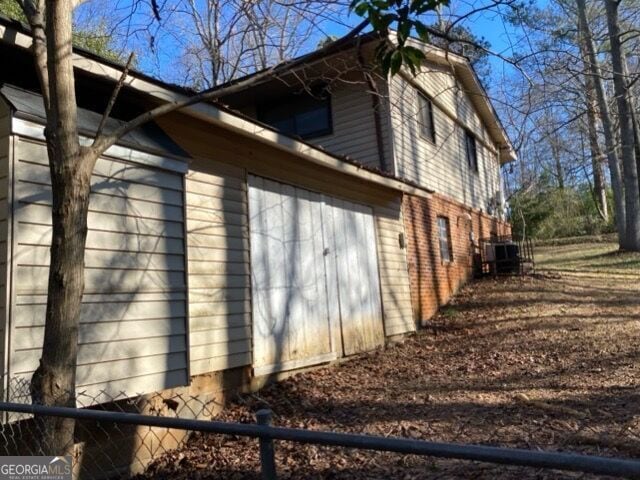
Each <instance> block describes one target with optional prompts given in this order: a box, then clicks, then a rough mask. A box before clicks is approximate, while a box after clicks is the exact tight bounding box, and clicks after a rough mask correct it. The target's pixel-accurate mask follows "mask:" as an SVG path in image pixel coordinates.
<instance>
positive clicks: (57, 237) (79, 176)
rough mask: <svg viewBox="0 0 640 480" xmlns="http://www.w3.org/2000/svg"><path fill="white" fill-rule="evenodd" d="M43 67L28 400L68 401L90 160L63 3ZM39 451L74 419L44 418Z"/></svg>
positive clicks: (57, 442)
mask: <svg viewBox="0 0 640 480" xmlns="http://www.w3.org/2000/svg"><path fill="white" fill-rule="evenodd" d="M46 6H47V10H46V12H47V14H46V22H47V31H48V32H49V34H50V36H48V38H47V66H48V72H49V94H50V99H49V101H50V105H49V115H48V119H47V127H46V130H45V132H46V136H47V149H48V154H49V168H50V172H51V184H52V191H53V206H52V226H53V234H52V243H51V265H50V268H49V287H48V288H49V290H48V296H47V311H46V322H45V329H44V343H43V348H42V358H41V360H40V366H39V367H38V369H37V370H36V372H35V373H34V375H33V377H32V380H31V394H32V397H33V401H34V403H40V404H44V405H56V406H69V407H75V377H76V358H77V351H78V323H79V318H80V302H81V299H82V293H83V290H84V247H85V240H86V236H87V211H88V206H89V191H90V178H91V174H90V170H89V169H88V168H87V167H88V165H89V164H90V162H89V161H87V158H85V157H86V153H87V152H86V151H84V150H83V149H81V147H80V145H79V140H78V130H77V110H76V98H75V90H74V78H73V63H72V58H73V56H72V46H71V42H72V35H71V34H72V30H71V25H72V22H71V14H72V5H71V2H67V1H57V0H47V2H46ZM38 421H39V424H40V426H41V429H42V431H41V432H40V433H41V445H40V448H41V449H42V451H43V453H44V454H47V455H61V454H67V453H69V452H70V451H71V447H72V446H73V430H74V421H73V420H72V419H59V418H54V417H44V418H39V419H38Z"/></svg>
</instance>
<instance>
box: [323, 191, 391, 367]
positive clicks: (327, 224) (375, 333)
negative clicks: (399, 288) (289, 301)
mask: <svg viewBox="0 0 640 480" xmlns="http://www.w3.org/2000/svg"><path fill="white" fill-rule="evenodd" d="M323 213H324V220H325V221H324V228H325V238H326V239H327V242H328V244H330V245H331V248H330V250H331V251H332V253H333V255H332V258H333V260H334V261H333V262H332V263H328V264H327V273H328V276H327V278H328V279H331V280H333V278H334V276H335V282H334V281H332V282H331V284H335V286H336V287H337V298H338V306H339V308H340V312H339V317H340V330H341V337H342V348H343V353H344V355H352V354H354V353H358V352H365V351H368V350H372V349H374V348H375V347H377V346H380V345H381V344H382V343H383V342H384V331H383V326H382V311H381V301H380V281H379V274H378V257H377V253H376V237H375V228H374V222H373V212H372V210H371V208H369V207H366V206H364V205H360V204H357V203H351V202H346V201H344V200H339V199H336V198H326V199H325V203H324V206H323ZM334 269H335V274H333V272H332V271H331V270H334ZM331 287H332V285H329V288H331Z"/></svg>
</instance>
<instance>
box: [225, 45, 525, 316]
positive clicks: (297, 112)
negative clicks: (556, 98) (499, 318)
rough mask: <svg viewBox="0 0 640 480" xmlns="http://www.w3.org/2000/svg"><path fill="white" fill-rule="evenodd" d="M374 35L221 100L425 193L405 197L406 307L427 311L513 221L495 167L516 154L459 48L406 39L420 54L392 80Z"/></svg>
mask: <svg viewBox="0 0 640 480" xmlns="http://www.w3.org/2000/svg"><path fill="white" fill-rule="evenodd" d="M379 43H380V37H378V36H376V35H372V34H368V35H363V36H360V37H358V38H355V39H353V40H351V41H349V42H347V43H343V44H341V45H339V46H338V47H337V48H333V49H326V48H325V49H322V50H320V51H316V52H313V53H311V54H308V55H307V56H305V57H301V58H300V59H296V60H293V61H291V62H289V63H287V64H283V65H282V66H281V68H280V71H279V73H278V75H277V78H265V79H263V80H262V81H260V82H256V83H255V84H253V85H252V86H251V87H250V88H245V89H243V90H242V91H240V92H236V93H233V94H230V95H227V96H225V97H223V98H222V101H224V102H225V103H226V104H228V105H229V106H230V107H231V108H233V109H235V110H238V111H241V112H243V113H245V114H246V115H248V116H250V117H252V118H255V119H257V120H259V121H262V122H265V123H267V124H270V125H272V126H274V127H277V128H279V129H280V130H281V131H283V132H286V133H289V134H293V135H297V136H299V137H301V138H302V139H304V140H306V141H308V142H311V143H313V144H316V145H318V146H320V147H321V148H323V149H325V150H326V151H328V152H331V153H334V154H337V155H345V156H348V157H351V158H353V159H355V160H357V161H358V162H360V163H362V164H363V165H366V166H368V167H371V168H374V169H376V170H378V171H381V172H383V173H385V174H389V175H392V176H394V177H396V178H400V179H402V180H404V181H405V182H408V183H411V184H413V185H416V186H419V187H421V188H425V189H427V190H429V191H431V192H432V195H430V196H428V197H415V196H412V195H404V196H403V208H402V211H403V217H404V228H405V232H404V235H405V238H406V243H407V261H408V267H409V272H410V278H411V296H412V304H413V311H414V315H415V319H416V321H418V322H424V321H427V320H428V319H429V318H430V317H431V316H432V315H433V314H434V313H435V312H436V310H437V309H438V307H439V306H441V305H443V304H445V303H447V302H448V301H449V299H450V298H451V296H452V295H453V293H455V292H456V291H457V290H458V288H459V287H460V286H461V285H462V284H463V283H464V282H466V281H467V280H468V278H469V276H470V275H471V273H472V269H473V268H472V267H473V253H474V251H476V250H477V248H478V241H479V240H480V239H482V238H489V237H492V236H497V235H504V234H507V233H509V232H510V228H509V226H508V225H507V224H506V223H505V218H504V207H505V205H504V203H505V200H504V192H503V188H502V182H501V174H500V168H501V166H502V165H505V164H507V163H509V162H511V161H513V160H514V159H515V153H514V150H513V147H512V145H511V142H510V140H509V138H508V136H507V134H506V132H505V130H504V128H503V127H502V125H501V123H500V120H499V118H498V116H497V114H496V112H495V111H494V109H493V107H492V105H491V102H490V101H489V99H488V95H487V93H486V92H485V90H484V88H483V87H482V84H481V83H480V81H479V79H478V78H477V76H476V74H475V72H474V70H473V67H472V66H471V64H470V63H469V61H468V60H467V59H466V58H464V57H462V56H459V55H456V54H454V53H452V52H448V51H445V50H443V49H440V48H437V47H434V46H432V45H427V44H425V43H423V42H421V41H419V40H417V39H410V40H409V44H410V45H411V46H413V47H415V48H418V49H420V50H421V51H423V52H424V54H425V57H426V60H425V61H424V62H423V63H422V66H421V68H419V69H418V71H417V74H416V75H415V76H414V75H413V74H412V73H411V72H409V71H404V70H401V71H400V73H399V74H398V75H396V76H394V77H392V78H390V79H389V78H386V77H385V76H384V75H383V74H382V73H381V72H380V70H379V69H378V68H377V67H376V62H375V48H376V47H377V46H378V45H379ZM254 75H255V74H254ZM249 77H250V76H249ZM245 78H248V77H245ZM241 80H243V79H237V80H234V81H233V82H230V83H229V84H225V85H221V86H220V87H219V88H221V89H223V88H225V87H227V86H229V85H230V84H233V83H235V82H239V81H241Z"/></svg>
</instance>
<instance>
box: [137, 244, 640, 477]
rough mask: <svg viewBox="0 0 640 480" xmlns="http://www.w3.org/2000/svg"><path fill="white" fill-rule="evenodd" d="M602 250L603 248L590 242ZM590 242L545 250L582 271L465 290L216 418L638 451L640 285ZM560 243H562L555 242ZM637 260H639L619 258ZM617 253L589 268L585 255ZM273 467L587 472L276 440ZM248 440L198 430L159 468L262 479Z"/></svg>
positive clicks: (430, 473) (421, 473)
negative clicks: (401, 329)
mask: <svg viewBox="0 0 640 480" xmlns="http://www.w3.org/2000/svg"><path fill="white" fill-rule="evenodd" d="M598 247H602V246H598ZM602 248H605V249H603V250H600V249H597V248H596V247H593V248H591V247H589V251H590V252H591V253H587V252H586V251H585V247H584V246H580V247H578V248H576V249H572V248H567V249H566V250H563V253H562V256H560V257H558V258H552V257H550V256H549V254H548V253H547V252H543V253H542V254H541V255H540V256H541V257H542V260H543V266H545V268H550V267H554V268H572V269H573V270H579V269H582V273H581V274H580V275H576V274H566V273H562V274H558V273H552V274H546V275H539V276H535V277H526V278H513V279H504V280H503V279H499V280H485V281H481V282H477V283H475V284H473V285H471V286H469V287H467V288H465V289H464V290H463V291H462V292H461V294H460V295H459V296H458V297H457V298H456V299H455V301H454V302H453V303H452V304H451V305H450V306H449V307H447V308H446V309H444V310H443V312H442V313H441V314H440V315H439V316H438V317H437V318H435V319H434V320H433V321H432V322H431V323H430V325H429V328H428V329H426V330H423V331H421V332H420V333H419V334H418V335H416V336H415V337H412V338H409V339H407V340H406V341H405V342H404V343H403V344H401V345H397V346H394V347H393V348H390V349H388V350H385V351H379V352H373V353H370V354H367V355H364V356H362V357H360V358H356V359H353V360H351V361H348V362H344V363H342V364H340V365H338V366H333V367H326V368H321V369H318V370H315V371H312V372H307V373H304V374H300V375H298V376H296V377H293V378H291V379H289V380H287V381H284V382H281V383H279V384H277V385H272V386H269V387H267V388H265V389H264V390H263V391H261V392H260V393H259V394H257V395H245V396H242V397H239V398H238V399H237V400H236V401H235V402H234V403H233V404H232V405H230V406H229V408H228V409H227V410H226V411H225V412H223V414H222V415H221V417H220V419H222V420H227V421H242V422H252V421H253V412H255V410H256V409H257V408H260V407H262V406H268V407H270V408H272V409H273V410H274V412H275V414H276V423H277V424H278V425H283V426H292V427H300V428H308V429H314V430H336V431H342V432H359V433H368V434H374V435H385V436H395V437H409V438H418V439H425V440H435V441H447V442H464V443H475V444H487V445H503V446H512V447H520V448H529V449H544V450H560V451H572V452H580V453H589V454H597V455H610V456H616V457H634V458H638V457H640V409H639V408H638V407H639V405H640V371H639V368H640V362H639V360H640V359H639V351H640V350H639V348H638V345H640V306H639V298H640V297H639V295H640V284H639V282H638V281H629V274H630V272H632V271H633V270H631V268H630V267H628V266H627V264H626V263H622V264H621V263H620V262H618V261H617V260H618V258H617V256H615V255H611V256H609V255H608V253H607V252H608V250H606V248H609V247H602ZM556 251H557V249H556ZM625 258H626V260H625V262H626V261H629V262H637V257H634V256H631V257H628V258H627V257H625ZM607 260H612V265H611V267H605V268H603V267H598V271H600V270H602V271H604V272H607V271H610V270H611V271H614V272H616V273H619V272H621V271H622V272H623V273H624V275H623V276H621V277H619V276H612V275H610V274H607V273H604V274H603V273H597V274H592V273H589V272H591V271H592V270H591V269H592V268H593V265H600V264H601V263H603V262H606V261H607ZM276 449H277V462H278V468H279V473H280V477H281V478H297V479H307V478H331V479H334V478H341V479H351V478H362V479H364V478H380V479H386V478H402V479H418V478H420V479H427V478H429V479H432V478H460V479H462V478H485V479H493V478H514V479H523V478H536V479H542V478H549V479H552V478H553V479H555V478H595V477H591V476H582V475H577V474H569V473H560V472H554V471H548V470H546V471H536V470H534V469H524V468H513V467H503V466H494V465H487V464H478V463H476V464H472V463H467V462H456V461H447V460H440V459H427V458H418V457H413V456H402V455H394V454H385V453H368V452H358V451H353V450H351V451H346V450H342V449H336V448H320V447H315V446H306V445H293V444H289V443H286V442H279V443H278V444H277V446H276ZM258 465H259V461H258V454H257V444H256V441H255V440H247V439H241V438H228V437H220V436H210V435H197V436H194V437H193V438H192V440H191V442H190V444H189V445H188V446H187V448H185V449H184V450H182V451H180V452H174V453H171V454H168V455H166V456H165V457H164V458H163V459H161V460H159V461H158V462H157V463H156V464H155V465H153V466H152V467H151V468H150V470H149V473H148V475H149V477H153V478H171V479H178V478H180V479H186V478H242V479H244V478H258V474H257V472H258Z"/></svg>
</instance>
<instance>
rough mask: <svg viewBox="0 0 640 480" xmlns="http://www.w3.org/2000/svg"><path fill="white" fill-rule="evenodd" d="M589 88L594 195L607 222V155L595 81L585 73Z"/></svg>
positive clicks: (601, 214) (599, 212)
mask: <svg viewBox="0 0 640 480" xmlns="http://www.w3.org/2000/svg"><path fill="white" fill-rule="evenodd" d="M585 83H586V90H587V132H588V134H589V149H590V151H591V167H592V170H593V197H594V202H595V204H596V208H597V209H598V214H599V215H600V217H601V218H602V220H604V221H605V222H608V221H609V208H608V207H609V206H608V202H607V180H606V177H605V174H604V162H605V156H604V153H603V152H602V149H601V148H600V142H599V141H598V117H597V107H596V100H595V92H594V91H593V90H594V88H593V81H592V79H591V77H590V76H589V75H588V74H587V75H585Z"/></svg>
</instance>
